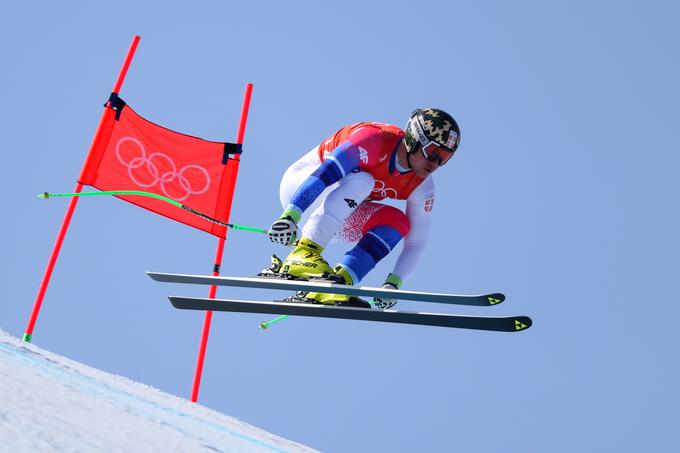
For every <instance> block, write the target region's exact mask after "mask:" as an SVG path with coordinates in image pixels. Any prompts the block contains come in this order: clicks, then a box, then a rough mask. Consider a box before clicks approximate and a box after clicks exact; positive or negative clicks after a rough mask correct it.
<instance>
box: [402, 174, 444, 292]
mask: <svg viewBox="0 0 680 453" xmlns="http://www.w3.org/2000/svg"><path fill="white" fill-rule="evenodd" d="M433 205H434V181H432V177H429V178H427V179H426V180H425V181H423V183H422V184H421V185H420V186H418V187H417V188H416V190H414V191H413V193H412V194H411V196H409V197H408V199H407V200H406V216H407V217H408V220H409V224H410V228H409V232H408V234H407V235H406V237H405V238H404V247H403V248H402V250H401V253H400V254H399V258H397V262H396V264H395V265H394V270H393V271H392V274H394V275H397V276H398V277H399V278H400V279H401V280H402V281H403V280H406V279H407V278H408V277H409V276H410V275H411V273H412V272H413V270H414V269H415V267H416V265H417V264H418V261H419V260H420V257H421V255H422V253H423V250H424V249H425V244H426V243H427V240H428V238H429V236H430V228H431V222H432V207H433Z"/></svg>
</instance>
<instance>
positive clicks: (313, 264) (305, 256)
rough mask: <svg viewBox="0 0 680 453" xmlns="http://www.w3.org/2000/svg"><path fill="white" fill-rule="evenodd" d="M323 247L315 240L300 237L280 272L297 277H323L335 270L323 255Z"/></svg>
mask: <svg viewBox="0 0 680 453" xmlns="http://www.w3.org/2000/svg"><path fill="white" fill-rule="evenodd" d="M322 251H323V248H321V246H320V245H319V244H317V243H316V242H314V241H311V240H309V239H307V238H300V239H299V240H298V241H296V242H295V248H294V249H293V251H292V252H290V254H289V255H288V256H287V257H286V259H285V260H284V261H283V265H282V266H281V270H280V272H281V273H282V274H287V275H290V276H292V277H296V278H303V279H310V278H321V277H323V276H324V274H326V275H327V274H330V273H332V272H333V269H332V268H331V266H330V265H329V264H328V263H327V262H326V260H325V259H323V257H322V256H321V252H322Z"/></svg>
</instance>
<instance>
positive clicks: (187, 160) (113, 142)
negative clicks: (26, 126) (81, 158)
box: [79, 105, 239, 237]
mask: <svg viewBox="0 0 680 453" xmlns="http://www.w3.org/2000/svg"><path fill="white" fill-rule="evenodd" d="M108 110H111V109H110V108H108V107H107V112H106V113H105V115H104V117H103V119H102V123H101V124H100V128H99V131H98V133H97V136H96V138H95V142H94V143H93V146H92V151H91V153H90V155H89V156H88V160H87V163H86V165H85V168H84V169H83V172H82V174H81V178H80V180H79V182H81V183H83V184H87V185H90V186H93V187H96V188H97V189H99V190H140V191H145V192H153V193H156V194H159V195H163V196H166V197H168V198H171V199H173V200H175V201H177V202H179V203H182V204H184V205H187V206H189V207H191V208H193V209H195V210H197V211H200V212H202V213H204V214H206V215H208V216H210V217H213V218H215V219H218V220H220V221H222V222H228V221H229V219H228V217H229V210H230V209H231V200H232V196H233V191H234V186H235V184H236V174H237V172H238V165H239V161H238V160H237V159H233V160H232V159H230V160H229V161H228V165H223V164H222V159H223V156H224V143H221V142H210V141H206V140H203V139H200V138H197V137H191V136H188V135H184V134H180V133H178V132H174V131H171V130H169V129H166V128H163V127H161V126H158V125H156V124H154V123H151V122H149V121H147V120H145V119H144V118H142V117H141V116H139V115H137V113H135V112H134V110H132V109H131V108H130V106H129V105H126V106H125V107H124V108H123V110H122V112H121V115H120V118H119V120H117V121H116V120H113V118H112V112H113V111H111V112H109V111H108ZM114 113H115V112H114ZM107 136H108V139H107ZM119 198H121V199H123V200H125V201H128V202H130V203H133V204H136V205H137V206H140V207H143V208H145V209H148V210H150V211H153V212H155V213H157V214H161V215H163V216H166V217H169V218H171V219H173V220H177V221H178V222H182V223H184V224H187V225H190V226H192V227H195V228H198V229H200V230H203V231H206V232H208V233H211V234H214V235H215V236H219V237H225V234H226V228H225V227H222V226H219V225H216V224H214V223H211V222H208V221H207V220H204V219H202V218H200V217H198V216H196V215H193V214H191V213H189V212H187V211H185V210H183V209H181V208H178V207H176V206H173V205H171V204H169V203H167V202H164V201H161V200H157V199H154V198H149V197H143V196H119Z"/></svg>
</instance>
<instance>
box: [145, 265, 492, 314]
mask: <svg viewBox="0 0 680 453" xmlns="http://www.w3.org/2000/svg"><path fill="white" fill-rule="evenodd" d="M147 274H148V275H149V277H151V278H152V279H154V280H156V281H158V282H168V283H193V284H198V285H218V286H237V287H243V288H264V289H281V290H288V291H291V292H294V291H315V292H320V293H334V294H346V295H350V296H364V297H384V298H394V299H400V300H416V301H420V302H434V303H440V304H456V305H475V306H487V307H488V306H492V305H497V304H499V303H501V302H503V301H504V300H505V296H504V295H503V294H501V293H490V294H481V295H460V294H442V293H428V292H420V291H404V290H400V289H384V288H371V287H367V286H345V285H340V284H337V283H329V282H325V281H314V280H286V279H280V278H271V277H221V276H212V275H191V274H167V273H162V272H147Z"/></svg>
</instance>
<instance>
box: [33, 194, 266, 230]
mask: <svg viewBox="0 0 680 453" xmlns="http://www.w3.org/2000/svg"><path fill="white" fill-rule="evenodd" d="M100 195H138V196H142V197H150V198H156V199H157V200H161V201H165V202H166V203H170V204H171V205H173V206H177V207H178V208H182V209H184V210H185V211H189V212H190V213H192V214H194V215H197V216H198V217H200V218H202V219H204V220H207V221H208V222H212V223H215V224H217V225H220V226H223V227H227V228H232V229H234V230H243V231H251V232H253V233H261V234H267V230H264V229H262V228H255V227H249V226H244V225H236V224H234V223H225V222H222V221H220V220H217V219H214V218H212V217H210V216H208V215H206V214H203V213H202V212H200V211H197V210H195V209H193V208H191V207H189V206H187V205H184V204H182V203H180V202H178V201H175V200H173V199H172V198H168V197H165V196H163V195H158V194H157V193H152V192H144V191H141V190H108V191H102V192H79V193H75V192H72V193H49V192H44V193H41V194H38V198H43V199H45V200H47V199H49V198H55V197H87V196H100Z"/></svg>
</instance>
